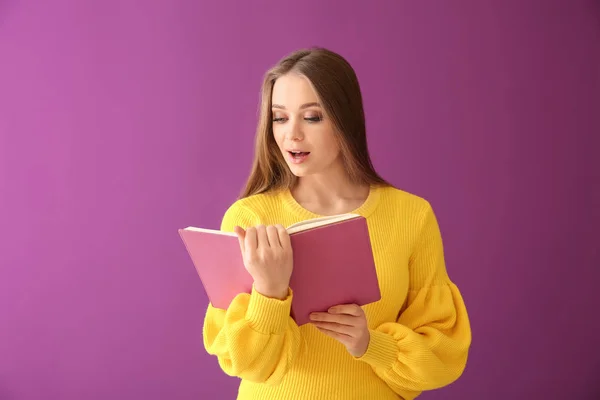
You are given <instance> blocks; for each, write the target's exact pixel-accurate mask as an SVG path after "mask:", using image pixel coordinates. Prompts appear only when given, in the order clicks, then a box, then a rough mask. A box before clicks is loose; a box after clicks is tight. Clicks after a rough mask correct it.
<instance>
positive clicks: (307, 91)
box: [271, 73, 340, 177]
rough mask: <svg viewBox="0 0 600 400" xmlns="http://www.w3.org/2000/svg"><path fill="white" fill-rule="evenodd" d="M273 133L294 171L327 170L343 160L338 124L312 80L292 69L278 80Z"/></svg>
mask: <svg viewBox="0 0 600 400" xmlns="http://www.w3.org/2000/svg"><path fill="white" fill-rule="evenodd" d="M271 103H272V113H273V135H274V137H275V141H276V142H277V145H278V147H279V150H280V151H281V154H282V155H283V157H284V158H285V161H286V163H287V165H288V166H289V168H290V170H291V171H292V173H293V174H294V175H296V176H298V177H302V176H307V175H312V174H317V173H323V172H325V171H327V170H328V169H330V168H331V167H333V166H334V165H335V164H336V163H338V162H340V160H339V157H338V156H339V154H340V148H339V145H338V143H337V140H336V138H335V128H334V125H333V123H332V122H331V120H330V119H329V118H328V117H327V115H325V111H324V110H323V108H322V106H321V105H320V104H319V98H318V96H317V94H316V92H315V90H314V89H313V86H312V84H311V83H310V81H309V80H308V78H306V77H305V76H303V75H299V74H295V73H289V74H286V75H284V76H282V77H280V78H278V79H277V80H276V81H275V84H274V86H273V95H272V99H271Z"/></svg>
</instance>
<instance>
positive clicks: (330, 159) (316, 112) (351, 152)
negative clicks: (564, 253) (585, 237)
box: [204, 48, 471, 400]
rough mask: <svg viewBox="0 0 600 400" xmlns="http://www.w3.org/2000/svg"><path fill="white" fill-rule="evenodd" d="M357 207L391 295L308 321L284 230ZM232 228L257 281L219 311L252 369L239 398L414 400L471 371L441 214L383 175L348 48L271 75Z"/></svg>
mask: <svg viewBox="0 0 600 400" xmlns="http://www.w3.org/2000/svg"><path fill="white" fill-rule="evenodd" d="M346 212H354V213H358V214H360V215H362V216H364V217H365V218H366V219H367V222H368V226H369V231H370V235H371V240H372V245H373V252H374V257H375V262H376V266H377V275H378V278H379V285H380V289H381V292H382V298H381V300H380V301H378V302H376V303H373V304H370V305H367V306H364V307H359V306H356V305H353V304H340V305H338V306H335V307H332V308H331V309H330V310H328V312H320V313H315V314H314V315H313V316H312V323H310V324H307V325H303V326H302V327H298V326H297V325H296V324H295V322H294V320H293V319H292V318H291V317H290V306H291V303H292V299H293V292H292V290H291V289H290V288H289V287H288V285H289V280H290V275H291V273H292V269H293V265H292V249H291V247H290V240H289V236H288V235H287V233H286V231H285V230H284V229H283V227H284V226H288V225H290V224H292V223H295V222H299V221H301V220H305V219H308V218H315V217H319V216H324V215H333V214H342V213H346ZM221 229H222V230H225V231H234V232H236V233H237V235H238V238H239V242H240V251H241V252H242V255H243V259H244V264H245V266H246V268H247V270H248V271H249V273H250V274H251V275H252V277H253V278H254V286H253V289H252V293H251V294H241V295H239V296H237V297H236V298H235V299H234V300H233V302H232V303H231V305H230V306H229V307H228V309H227V310H224V309H217V308H215V307H213V306H212V305H209V306H208V310H207V313H206V317H205V323H204V345H205V348H206V350H207V351H208V353H210V354H212V355H215V356H216V357H217V358H218V361H219V364H220V366H221V368H222V369H223V371H224V372H225V373H227V374H228V375H232V376H237V377H239V378H241V384H240V387H239V391H238V399H273V400H274V399H277V400H284V399H311V400H315V399H327V400H333V399H344V400H348V399H372V400H383V399H396V400H397V399H405V400H406V399H413V398H415V397H417V396H418V395H419V394H420V393H421V392H422V391H425V390H431V389H436V388H440V387H442V386H445V385H448V384H450V383H451V382H453V381H455V380H456V379H457V378H458V377H459V376H460V375H461V374H462V372H463V370H464V368H465V364H466V361H467V353H468V350H469V347H470V344H471V331H470V324H469V320H468V316H467V312H466V309H465V305H464V303H463V299H462V297H461V294H460V292H459V290H458V288H457V287H456V286H455V285H454V284H453V283H452V282H451V280H450V279H449V277H448V274H447V272H446V267H445V262H444V254H443V248H442V239H441V237H440V231H439V227H438V224H437V220H436V217H435V215H434V212H433V211H432V208H431V206H430V204H429V203H428V202H427V201H426V200H424V199H422V198H420V197H417V196H415V195H413V194H409V193H407V192H404V191H402V190H399V189H396V188H394V187H392V186H391V185H390V184H388V183H386V181H384V180H383V179H382V178H381V177H380V176H379V175H378V174H377V173H376V172H375V171H374V169H373V166H372V164H371V161H370V158H369V154H368V151H367V141H366V133H365V119H364V114H363V104H362V97H361V92H360V88H359V84H358V81H357V78H356V75H355V73H354V71H353V69H352V68H351V66H350V65H349V64H348V63H347V62H346V60H344V59H343V58H342V57H341V56H340V55H338V54H336V53H333V52H331V51H328V50H326V49H322V48H315V49H309V50H302V51H297V52H294V53H292V54H291V55H289V56H287V57H285V58H284V59H282V60H281V61H280V62H279V63H278V64H277V65H276V66H275V67H274V68H273V69H271V70H270V71H268V73H267V74H266V76H265V80H264V83H263V89H262V106H261V111H260V121H259V124H258V131H257V136H256V155H255V160H254V165H253V167H252V171H251V174H250V177H249V180H248V182H247V185H246V188H245V190H244V192H243V194H242V196H241V198H240V199H239V200H237V201H236V202H235V203H234V204H233V205H231V207H229V209H228V210H227V212H226V213H225V215H224V217H223V221H222V226H221ZM348 268H352V266H350V265H349V266H348ZM331 284H332V285H335V282H331Z"/></svg>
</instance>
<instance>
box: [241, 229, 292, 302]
mask: <svg viewBox="0 0 600 400" xmlns="http://www.w3.org/2000/svg"><path fill="white" fill-rule="evenodd" d="M234 231H235V233H236V234H237V236H238V240H239V243H240V249H241V251H242V256H243V259H244V266H245V267H246V269H247V270H248V272H249V273H250V275H251V276H252V278H253V279H254V289H255V290H256V291H257V292H259V293H260V294H262V295H263V296H267V297H273V298H277V299H282V300H283V299H285V298H286V297H287V295H288V288H289V285H290V277H291V275H292V264H293V258H292V245H291V243H290V236H289V234H288V232H287V230H286V229H285V228H284V227H283V226H282V225H269V226H264V225H259V226H256V227H251V228H248V229H246V230H245V231H244V229H242V228H240V227H239V226H236V227H235V228H234Z"/></svg>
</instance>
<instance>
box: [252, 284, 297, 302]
mask: <svg viewBox="0 0 600 400" xmlns="http://www.w3.org/2000/svg"><path fill="white" fill-rule="evenodd" d="M254 290H256V291H257V292H258V293H260V294H261V295H263V296H265V297H269V298H272V299H278V300H285V299H286V298H287V297H288V295H289V288H288V286H286V287H285V288H282V287H270V286H268V285H262V284H260V283H256V282H254Z"/></svg>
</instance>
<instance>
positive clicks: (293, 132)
mask: <svg viewBox="0 0 600 400" xmlns="http://www.w3.org/2000/svg"><path fill="white" fill-rule="evenodd" d="M286 138H287V139H288V140H291V141H293V142H300V141H302V140H303V139H304V133H303V132H302V129H301V128H300V124H299V123H298V122H296V121H294V120H291V119H290V120H289V122H288V131H287V134H286Z"/></svg>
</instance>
